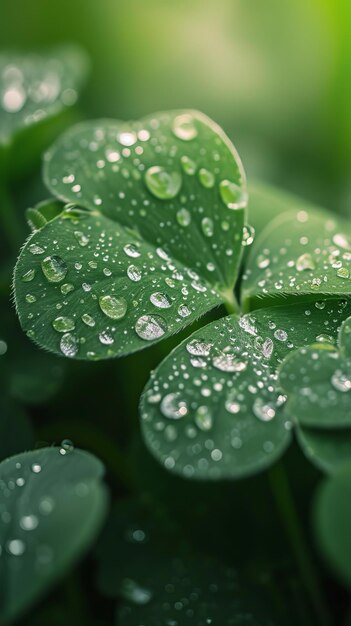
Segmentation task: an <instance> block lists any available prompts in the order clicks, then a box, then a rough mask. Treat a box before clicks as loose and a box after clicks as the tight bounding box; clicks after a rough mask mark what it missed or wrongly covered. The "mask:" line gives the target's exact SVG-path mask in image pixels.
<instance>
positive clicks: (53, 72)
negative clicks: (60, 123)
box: [0, 46, 87, 146]
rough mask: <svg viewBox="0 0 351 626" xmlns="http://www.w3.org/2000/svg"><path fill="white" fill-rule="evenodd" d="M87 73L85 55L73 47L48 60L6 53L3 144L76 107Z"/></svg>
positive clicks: (0, 90) (0, 94) (0, 95)
mask: <svg viewBox="0 0 351 626" xmlns="http://www.w3.org/2000/svg"><path fill="white" fill-rule="evenodd" d="M86 72H87V59H86V57H85V55H84V54H83V52H82V51H81V50H80V49H78V48H76V47H72V46H70V47H65V48H61V49H58V50H56V51H52V53H51V54H49V53H48V54H47V55H45V56H42V55H39V54H26V55H23V56H21V55H19V54H10V53H8V54H6V53H2V54H1V55H0V75H1V82H0V100H1V106H0V144H2V145H4V146H5V145H9V144H10V143H11V141H12V140H13V139H14V137H15V136H16V134H17V133H19V132H21V131H23V130H24V129H26V128H28V127H29V126H31V125H33V124H39V123H42V122H43V121H44V120H46V119H48V118H50V117H53V116H55V115H57V114H58V113H60V112H62V111H63V110H64V109H65V108H67V107H70V106H72V105H73V104H74V103H75V102H76V100H77V97H78V91H79V89H80V87H81V84H82V82H83V81H84V79H85V75H86Z"/></svg>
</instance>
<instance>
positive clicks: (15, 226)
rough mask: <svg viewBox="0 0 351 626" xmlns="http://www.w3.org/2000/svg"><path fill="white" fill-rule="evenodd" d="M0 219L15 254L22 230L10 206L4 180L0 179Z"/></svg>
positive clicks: (10, 202)
mask: <svg viewBox="0 0 351 626" xmlns="http://www.w3.org/2000/svg"><path fill="white" fill-rule="evenodd" d="M0 221H1V225H2V229H3V232H4V234H5V237H6V239H7V241H8V243H9V245H10V248H11V250H12V251H13V252H14V253H15V254H17V252H18V250H19V247H20V245H21V241H22V232H21V226H20V223H19V221H18V220H17V217H16V212H15V209H14V207H13V206H12V201H11V197H10V193H9V190H8V187H7V185H6V182H5V181H4V180H1V179H0Z"/></svg>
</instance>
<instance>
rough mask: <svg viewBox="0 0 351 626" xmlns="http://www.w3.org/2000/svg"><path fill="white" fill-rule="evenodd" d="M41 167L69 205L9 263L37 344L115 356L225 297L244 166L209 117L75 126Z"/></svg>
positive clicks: (240, 217) (240, 214)
mask: <svg viewBox="0 0 351 626" xmlns="http://www.w3.org/2000/svg"><path fill="white" fill-rule="evenodd" d="M45 177H46V181H47V184H48V186H49V187H50V188H51V190H52V191H53V192H54V193H55V195H56V196H57V197H58V198H61V199H62V200H65V201H72V200H73V201H75V202H77V203H79V207H80V208H74V207H73V208H72V205H70V206H69V207H68V208H66V209H65V211H64V212H63V213H62V214H61V215H60V216H59V217H57V218H56V219H53V220H52V221H50V222H49V223H47V224H46V225H44V226H43V227H42V228H41V229H40V230H38V231H37V232H35V233H33V235H32V236H31V237H30V239H29V240H28V241H27V243H26V245H25V247H24V249H23V250H22V252H21V255H20V258H19V261H18V264H17V267H16V271H15V295H16V304H17V310H18V313H19V317H20V321H21V325H22V328H23V329H24V330H25V331H26V332H27V333H28V334H29V335H30V336H31V337H32V338H33V339H34V340H36V341H37V342H38V343H39V344H40V345H41V346H44V347H45V348H48V349H49V350H52V351H54V352H56V353H59V354H65V355H66V356H73V357H76V358H81V359H87V358H90V359H101V358H107V357H111V356H120V355H122V354H128V353H130V352H133V351H135V350H139V349H141V348H143V347H145V346H146V345H147V344H148V342H150V341H155V340H158V339H160V338H165V337H167V336H169V335H170V334H172V333H175V332H177V331H179V330H181V329H182V328H184V327H185V326H186V325H187V324H189V323H191V322H193V321H194V320H195V319H197V318H198V317H199V316H200V315H202V314H204V313H205V312H206V311H208V310H210V309H211V308H213V307H214V306H216V305H218V304H219V303H221V302H223V301H226V300H227V301H229V302H230V303H231V305H233V303H234V296H233V286H234V282H235V279H236V276H237V272H238V266H239V262H240V257H241V251H242V236H243V227H244V213H245V210H244V209H245V205H246V191H245V181H244V173H243V170H242V167H241V164H240V161H239V158H238V156H237V154H236V152H235V150H234V148H233V146H232V145H231V143H230V142H229V140H228V139H227V138H226V136H225V135H224V134H223V132H222V131H221V130H220V129H219V128H218V127H217V126H216V125H215V124H214V123H213V122H211V121H210V120H209V119H208V118H206V117H205V116H203V115H202V114H200V113H197V112H179V111H178V112H175V113H160V114H158V115H156V116H152V117H150V118H147V119H145V120H142V121H141V122H135V123H132V124H123V123H117V122H107V121H101V122H95V123H87V124H83V125H79V126H78V127H76V128H73V129H72V130H70V131H68V132H67V133H66V134H65V135H64V136H63V137H62V138H61V139H60V140H59V141H58V142H57V143H56V144H55V145H54V147H53V148H52V149H51V150H50V151H49V152H48V154H47V155H46V165H45ZM41 212H43V211H41ZM28 273H29V274H28ZM28 275H29V276H30V277H32V279H31V280H30V281H29V280H27V277H28ZM57 318H61V320H62V318H63V319H64V321H63V322H62V323H59V322H56V321H55V320H56V319H57ZM67 320H68V321H67ZM55 328H56V330H55Z"/></svg>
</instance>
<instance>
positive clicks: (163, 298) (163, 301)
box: [150, 291, 172, 309]
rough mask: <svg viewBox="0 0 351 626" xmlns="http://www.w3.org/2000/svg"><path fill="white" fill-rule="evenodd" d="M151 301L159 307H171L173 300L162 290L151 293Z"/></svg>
mask: <svg viewBox="0 0 351 626" xmlns="http://www.w3.org/2000/svg"><path fill="white" fill-rule="evenodd" d="M150 302H151V303H152V304H153V305H154V306H156V307H157V308H159V309H169V307H170V306H172V302H171V300H170V298H169V297H168V296H167V294H166V293H161V292H160V291H156V292H155V293H152V294H151V296H150Z"/></svg>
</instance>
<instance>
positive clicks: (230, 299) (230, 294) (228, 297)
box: [221, 289, 240, 315]
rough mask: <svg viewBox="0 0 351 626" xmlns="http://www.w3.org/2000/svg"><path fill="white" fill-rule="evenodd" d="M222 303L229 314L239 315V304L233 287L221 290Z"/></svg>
mask: <svg viewBox="0 0 351 626" xmlns="http://www.w3.org/2000/svg"><path fill="white" fill-rule="evenodd" d="M221 293H222V296H223V303H224V306H225V308H226V309H227V312H228V313H229V315H233V314H236V315H239V314H240V305H239V302H238V301H237V299H236V297H235V294H234V291H233V289H226V290H225V291H222V292H221Z"/></svg>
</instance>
